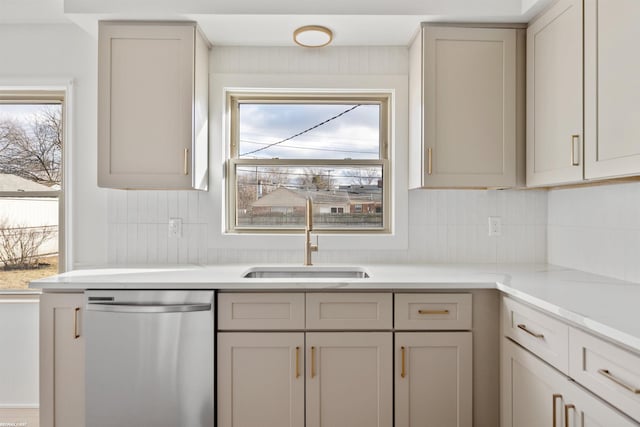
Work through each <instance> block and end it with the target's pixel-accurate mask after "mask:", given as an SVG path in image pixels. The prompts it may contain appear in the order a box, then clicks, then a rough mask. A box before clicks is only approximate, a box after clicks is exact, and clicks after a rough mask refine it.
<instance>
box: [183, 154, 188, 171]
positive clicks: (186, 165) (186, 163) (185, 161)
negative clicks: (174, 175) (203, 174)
mask: <svg viewBox="0 0 640 427" xmlns="http://www.w3.org/2000/svg"><path fill="white" fill-rule="evenodd" d="M183 172H184V174H185V175H189V149H188V148H185V149H184V171H183Z"/></svg>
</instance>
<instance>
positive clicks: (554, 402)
mask: <svg viewBox="0 0 640 427" xmlns="http://www.w3.org/2000/svg"><path fill="white" fill-rule="evenodd" d="M556 399H562V395H561V394H554V395H553V400H552V402H551V404H552V405H553V427H556V421H557V420H558V415H557V412H556Z"/></svg>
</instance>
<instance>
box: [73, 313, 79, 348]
mask: <svg viewBox="0 0 640 427" xmlns="http://www.w3.org/2000/svg"><path fill="white" fill-rule="evenodd" d="M79 316H80V307H76V308H75V310H74V313H73V338H74V339H76V340H77V339H78V338H80V324H79V323H80V321H79V319H78V317H79Z"/></svg>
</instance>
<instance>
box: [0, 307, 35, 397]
mask: <svg viewBox="0 0 640 427" xmlns="http://www.w3.org/2000/svg"><path fill="white" fill-rule="evenodd" d="M0 343H2V345H1V346H0V378H1V379H2V380H1V381H0V408H37V407H38V400H39V399H38V354H39V353H38V299H37V298H35V299H33V298H32V297H27V296H24V297H20V296H2V295H0Z"/></svg>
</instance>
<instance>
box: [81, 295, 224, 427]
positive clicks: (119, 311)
mask: <svg viewBox="0 0 640 427" xmlns="http://www.w3.org/2000/svg"><path fill="white" fill-rule="evenodd" d="M85 298H86V300H85V302H86V318H85V319H86V320H85V327H86V328H85V337H86V417H87V418H86V425H87V427H114V426H137V427H205V426H206V427H213V425H214V409H213V408H214V359H213V358H214V292H213V291H87V292H86V293H85Z"/></svg>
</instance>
